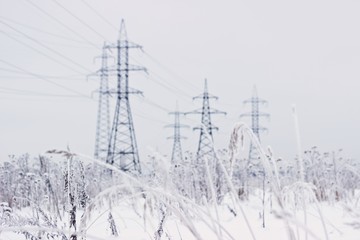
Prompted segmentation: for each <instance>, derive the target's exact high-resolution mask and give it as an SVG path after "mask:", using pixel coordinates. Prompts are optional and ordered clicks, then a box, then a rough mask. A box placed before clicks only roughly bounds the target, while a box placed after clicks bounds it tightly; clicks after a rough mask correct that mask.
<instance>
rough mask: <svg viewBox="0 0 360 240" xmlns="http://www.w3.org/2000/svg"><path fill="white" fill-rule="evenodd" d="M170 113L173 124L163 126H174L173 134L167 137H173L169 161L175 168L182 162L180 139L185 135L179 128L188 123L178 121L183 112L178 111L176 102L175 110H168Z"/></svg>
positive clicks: (186, 126) (185, 126)
mask: <svg viewBox="0 0 360 240" xmlns="http://www.w3.org/2000/svg"><path fill="white" fill-rule="evenodd" d="M169 114H170V115H174V124H169V125H166V126H165V127H169V128H174V135H172V136H171V137H168V139H173V140H174V143H173V148H172V154H171V163H172V166H174V167H175V168H176V167H178V166H179V165H181V164H182V163H183V160H184V159H183V154H182V149H181V139H186V137H183V136H181V133H180V129H181V128H188V127H189V126H188V125H184V124H181V123H180V116H181V115H184V114H185V113H184V112H180V111H179V107H178V105H177V104H176V109H175V112H170V113H169Z"/></svg>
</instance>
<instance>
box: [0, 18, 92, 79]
mask: <svg viewBox="0 0 360 240" xmlns="http://www.w3.org/2000/svg"><path fill="white" fill-rule="evenodd" d="M0 23H2V24H4V25H6V26H7V27H9V28H11V29H12V30H14V31H15V32H17V33H20V34H21V35H23V36H24V37H26V38H27V39H30V40H31V41H33V42H35V43H37V44H39V45H40V46H42V47H43V48H45V49H47V50H48V51H51V52H52V53H55V54H56V55H58V56H60V57H62V58H63V59H65V60H67V61H69V62H71V63H73V64H75V65H76V66H78V67H80V68H82V69H84V70H86V71H87V72H91V70H89V69H87V68H85V67H84V66H82V65H80V64H79V63H77V62H75V61H73V60H72V59H71V58H69V57H67V56H65V55H64V54H62V53H60V52H58V51H56V50H54V49H52V48H50V47H48V46H46V45H45V44H43V43H41V42H40V41H38V40H37V39H34V38H32V37H30V36H29V35H27V34H25V33H23V32H21V31H20V30H17V29H16V28H14V27H12V26H11V25H9V24H7V23H6V22H4V21H2V20H0Z"/></svg>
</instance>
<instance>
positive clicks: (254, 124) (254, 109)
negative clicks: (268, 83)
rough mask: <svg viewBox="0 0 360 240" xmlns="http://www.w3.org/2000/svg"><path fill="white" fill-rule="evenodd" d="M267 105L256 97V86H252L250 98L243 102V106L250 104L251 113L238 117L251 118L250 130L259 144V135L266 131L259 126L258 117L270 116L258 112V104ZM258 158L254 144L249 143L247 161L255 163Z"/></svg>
mask: <svg viewBox="0 0 360 240" xmlns="http://www.w3.org/2000/svg"><path fill="white" fill-rule="evenodd" d="M267 103H268V102H267V101H266V100H264V99H261V98H259V97H258V93H257V89H256V86H254V87H253V94H252V97H251V98H250V99H247V100H245V101H244V104H251V112H248V113H244V114H241V115H240V117H251V130H252V131H253V132H254V135H255V136H256V137H257V138H258V140H259V142H260V133H261V132H264V131H267V130H268V129H267V128H265V127H262V126H260V123H259V121H260V117H266V118H269V117H270V114H268V113H264V112H260V104H261V105H265V104H267ZM259 157H260V156H259V152H258V151H257V150H256V148H255V147H254V144H252V143H250V150H249V161H257V160H259Z"/></svg>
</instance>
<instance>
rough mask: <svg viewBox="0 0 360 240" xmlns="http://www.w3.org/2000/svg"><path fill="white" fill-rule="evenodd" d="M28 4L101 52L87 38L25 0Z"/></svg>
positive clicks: (28, 0)
mask: <svg viewBox="0 0 360 240" xmlns="http://www.w3.org/2000/svg"><path fill="white" fill-rule="evenodd" d="M26 1H27V2H28V3H29V4H31V5H32V6H33V7H35V8H36V9H38V10H39V11H40V12H42V13H43V14H45V15H46V16H48V17H49V18H51V19H53V20H54V21H55V22H57V23H58V24H60V25H61V26H63V27H64V28H66V29H67V30H69V31H70V32H72V33H74V34H75V35H76V36H78V37H80V38H81V39H83V40H84V41H85V42H87V43H89V44H90V45H92V46H94V47H95V48H96V49H98V50H101V48H100V47H99V46H98V45H97V44H94V43H92V42H90V41H89V40H88V39H87V38H85V37H84V36H82V35H80V34H79V33H78V32H77V31H75V30H73V29H72V28H70V27H68V26H67V25H66V24H64V23H63V22H61V21H60V20H59V19H57V18H56V17H54V16H53V15H51V14H49V13H48V12H46V11H45V10H44V9H42V8H41V7H39V6H38V5H37V4H35V3H33V2H32V1H31V0H26Z"/></svg>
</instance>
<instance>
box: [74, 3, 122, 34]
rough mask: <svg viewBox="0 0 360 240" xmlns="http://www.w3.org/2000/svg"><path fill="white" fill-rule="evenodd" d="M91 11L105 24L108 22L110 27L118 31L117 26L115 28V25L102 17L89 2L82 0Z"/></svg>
mask: <svg viewBox="0 0 360 240" xmlns="http://www.w3.org/2000/svg"><path fill="white" fill-rule="evenodd" d="M81 1H82V2H83V3H84V4H85V5H86V6H87V7H88V8H89V9H90V10H91V11H93V12H94V13H95V15H97V16H98V17H99V18H101V19H102V20H103V21H104V22H106V23H107V24H108V25H109V26H111V27H112V28H113V29H114V30H116V31H117V30H118V28H117V27H116V26H114V24H112V23H111V22H109V21H108V20H107V19H106V18H105V17H104V16H102V15H101V14H100V13H99V12H98V11H96V9H95V8H93V7H92V6H91V5H90V4H89V3H88V2H86V1H84V0H81Z"/></svg>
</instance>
